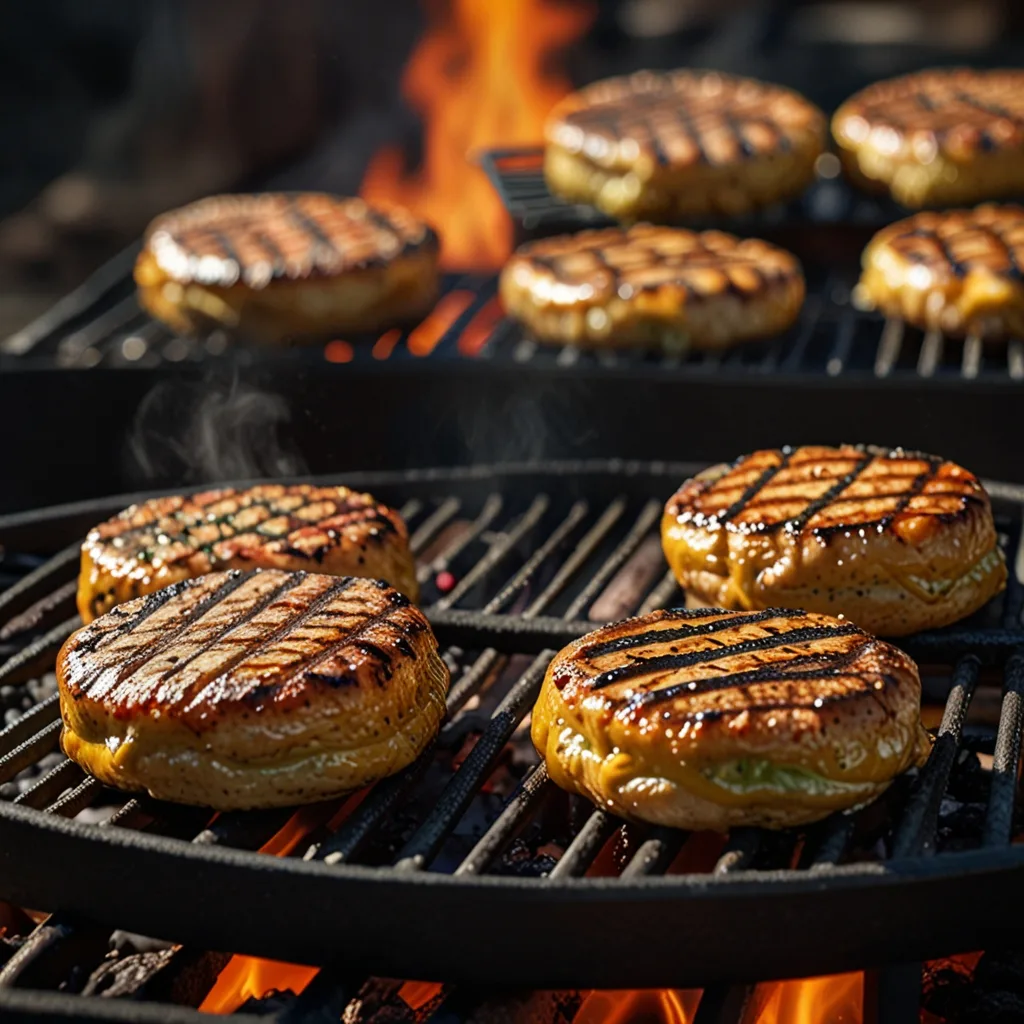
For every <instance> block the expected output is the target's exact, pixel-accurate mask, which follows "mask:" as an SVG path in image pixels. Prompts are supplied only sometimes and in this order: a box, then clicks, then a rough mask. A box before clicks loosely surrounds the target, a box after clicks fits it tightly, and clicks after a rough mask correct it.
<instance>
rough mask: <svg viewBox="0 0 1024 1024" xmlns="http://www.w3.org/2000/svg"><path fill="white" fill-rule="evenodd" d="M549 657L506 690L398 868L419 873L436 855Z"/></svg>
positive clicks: (532, 696) (524, 708)
mask: <svg viewBox="0 0 1024 1024" xmlns="http://www.w3.org/2000/svg"><path fill="white" fill-rule="evenodd" d="M552 657H554V652H553V651H544V652H543V653H541V654H538V655H537V657H536V658H534V660H533V663H532V664H531V665H530V667H529V668H528V669H527V670H526V671H525V672H524V673H523V675H522V676H521V677H520V678H519V680H518V682H516V684H515V685H514V686H513V687H512V689H511V690H509V692H508V694H507V695H506V696H505V698H504V700H502V702H501V703H500V704H499V705H498V707H497V708H496V709H495V711H494V714H493V715H492V716H491V720H490V722H489V724H488V726H487V728H486V729H485V730H484V732H483V734H482V735H481V736H480V739H479V740H477V742H476V745H475V746H474V747H473V749H472V750H471V751H470V753H469V756H468V757H467V758H466V760H465V761H463V762H462V765H461V767H460V768H459V770H458V771H457V772H456V773H455V774H454V775H453V776H452V778H451V779H450V780H449V781H448V785H447V786H445V788H444V791H443V792H442V794H441V797H440V799H439V800H438V801H437V804H436V806H435V807H434V810H433V811H432V812H431V813H430V814H429V815H428V816H427V818H426V819H425V820H424V821H423V824H422V825H420V827H419V828H418V829H417V830H416V832H415V833H414V834H413V835H412V837H411V838H410V839H409V841H408V842H407V843H406V844H405V846H404V847H403V848H402V851H401V853H400V854H399V857H398V861H397V865H396V866H397V867H399V868H405V869H406V870H408V869H410V868H411V869H415V870H419V869H420V868H423V867H425V866H426V865H427V864H428V863H429V862H430V861H431V860H432V859H433V858H434V856H435V855H436V854H437V851H438V850H439V849H440V848H441V844H442V843H443V842H444V840H445V838H446V836H447V835H448V833H449V832H450V831H451V829H452V827H453V826H454V825H455V823H456V822H457V821H458V819H459V818H460V817H462V814H463V812H464V811H465V810H466V808H467V807H468V806H469V804H470V801H471V800H472V799H473V797H474V796H475V795H476V792H477V790H478V789H479V788H480V786H481V784H482V783H483V782H484V780H485V779H486V778H487V776H488V775H490V773H491V771H492V770H493V768H494V765H495V764H496V763H497V760H498V758H499V757H500V756H501V752H502V750H503V749H504V747H505V744H506V743H507V742H508V741H509V739H510V738H511V736H512V734H513V733H514V732H515V730H516V728H517V726H518V725H519V723H520V722H521V721H522V720H523V718H524V717H525V716H526V713H527V712H528V711H529V709H530V707H531V706H532V704H533V702H534V701H535V700H536V699H537V694H538V693H539V692H540V684H541V681H542V680H543V678H544V672H545V671H546V669H547V667H548V663H549V662H550V661H551V659H552Z"/></svg>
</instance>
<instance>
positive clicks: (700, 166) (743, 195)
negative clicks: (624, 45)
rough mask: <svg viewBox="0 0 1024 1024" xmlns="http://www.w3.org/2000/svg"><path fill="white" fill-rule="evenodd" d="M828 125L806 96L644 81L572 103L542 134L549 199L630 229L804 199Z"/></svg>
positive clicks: (606, 85) (592, 88)
mask: <svg viewBox="0 0 1024 1024" xmlns="http://www.w3.org/2000/svg"><path fill="white" fill-rule="evenodd" d="M824 136H825V117H824V115H823V114H822V112H821V111H820V110H818V108H817V107H815V106H814V105H813V104H812V103H810V102H808V101H807V100H805V99H804V98H803V97H802V96H800V95H799V94H798V93H795V92H793V91H792V90H790V89H784V88H782V87H781V86H777V85H768V84H766V83H764V82H758V81H755V80H754V79H751V78H734V77H733V76H731V75H724V74H720V73H718V72H716V71H671V72H665V73H662V72H654V71H639V72H637V73H636V74H633V75H630V76H628V77H625V78H611V79H607V80H606V81H602V82H595V83H594V84H592V85H589V86H587V87H586V88H584V89H581V90H580V91H579V92H575V93H572V94H571V95H569V96H567V97H566V98H565V99H564V100H562V102H561V103H559V104H558V105H557V106H556V107H555V108H554V110H553V111H552V112H551V115H550V117H549V118H548V122H547V125H546V127H545V139H546V141H547V148H546V150H545V158H544V173H545V177H546V178H547V181H548V185H549V187H550V188H551V190H552V192H554V193H556V194H557V195H560V196H562V197H564V198H565V199H568V200H570V201H572V202H585V203H593V205H595V206H597V207H598V208H599V209H601V210H603V211H604V212H605V213H607V214H609V215H610V216H612V217H616V218H621V219H624V220H639V219H641V218H651V219H655V220H657V219H664V218H672V217H679V216H687V215H693V214H711V213H725V214H738V213H743V212H745V211H747V210H750V209H753V208H755V207H758V206H763V205H765V204H767V203H772V202H775V201H776V200H779V199H783V198H786V197H789V196H793V195H796V194H798V193H799V192H801V191H802V190H803V189H804V187H805V186H806V185H807V184H808V183H809V182H810V181H811V179H812V178H813V176H814V161H815V160H816V159H817V157H818V156H819V155H820V153H821V151H822V148H823V145H824Z"/></svg>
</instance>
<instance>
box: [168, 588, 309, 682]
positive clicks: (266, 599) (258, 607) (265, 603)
mask: <svg viewBox="0 0 1024 1024" xmlns="http://www.w3.org/2000/svg"><path fill="white" fill-rule="evenodd" d="M251 576H255V572H253V573H251V574H250V577H251ZM305 578H306V573H304V572H295V573H291V574H289V575H288V576H287V578H286V579H285V580H284V581H283V582H282V583H281V584H280V585H279V586H277V587H275V588H274V589H273V590H271V591H270V592H269V593H268V594H265V595H264V596H263V597H262V598H261V599H260V600H259V601H257V602H256V603H254V604H252V605H250V606H249V607H248V608H246V610H245V611H244V612H243V613H242V615H241V617H239V618H235V619H231V620H230V621H229V622H227V623H225V626H224V629H222V630H221V631H220V632H219V633H217V635H216V636H214V637H212V638H211V639H210V640H207V642H206V643H205V644H203V645H202V646H201V647H199V648H198V649H197V650H195V651H193V652H192V654H190V655H189V656H188V657H187V658H183V659H182V660H181V661H179V662H178V663H177V664H176V665H175V666H174V668H172V669H171V670H170V671H169V672H165V673H164V674H163V675H162V676H161V677H160V683H161V684H163V683H166V682H167V681H168V680H169V679H171V678H172V677H173V676H176V675H177V674H178V673H179V672H181V671H182V670H183V669H185V668H187V667H188V666H189V665H190V664H191V663H192V662H193V661H195V659H196V658H198V657H200V656H202V655H203V654H206V653H207V652H208V651H210V650H212V649H213V648H214V647H216V646H217V645H218V644H219V643H221V642H222V641H223V640H224V639H225V637H227V636H229V635H230V634H231V633H233V632H234V631H235V630H236V629H240V628H241V627H242V626H246V625H248V624H249V623H250V622H252V620H253V619H255V618H256V616H257V615H259V614H260V612H262V611H264V609H266V608H268V607H270V605H272V604H273V603H274V602H275V601H276V600H277V599H278V598H279V597H281V595H282V594H285V593H287V592H288V591H289V590H291V589H292V588H294V587H296V586H298V584H300V583H301V582H302V581H303V580H304V579H305ZM252 653H253V651H252V649H251V648H243V650H242V651H240V652H239V654H238V656H237V657H236V658H233V659H232V660H231V661H230V662H229V663H228V665H227V667H226V668H223V669H222V670H221V673H220V674H221V675H223V674H224V673H225V672H229V671H230V670H231V669H232V668H233V667H234V666H235V665H237V664H238V663H239V662H240V661H243V660H244V659H245V658H247V657H249V656H250V655H251V654H252Z"/></svg>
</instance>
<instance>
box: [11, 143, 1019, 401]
mask: <svg viewBox="0 0 1024 1024" xmlns="http://www.w3.org/2000/svg"><path fill="white" fill-rule="evenodd" d="M530 160H533V161H534V163H535V164H536V163H537V161H539V151H537V150H506V151H496V152H495V153H491V154H487V155H485V157H484V164H485V167H487V168H488V170H489V173H491V176H492V180H493V181H495V182H496V184H497V186H498V191H499V193H500V194H501V195H502V196H503V198H504V199H505V200H506V202H507V203H508V204H509V209H510V212H511V213H512V216H513V218H514V219H517V218H518V219H521V218H522V217H524V216H527V213H526V211H527V209H530V210H532V209H534V207H535V206H536V207H537V208H538V209H541V208H544V209H546V207H544V202H546V203H547V204H548V205H549V206H550V207H551V208H552V209H554V210H557V211H560V213H564V212H565V211H568V213H569V214H571V215H572V216H574V217H575V216H576V215H577V214H579V213H580V211H581V210H582V211H583V212H582V214H580V216H581V217H582V220H580V219H579V218H577V219H576V220H575V221H573V220H572V219H571V218H570V219H569V220H567V221H566V222H565V223H564V224H563V225H562V229H563V230H572V229H574V228H579V227H581V226H589V225H590V220H588V219H587V216H588V214H587V209H588V208H581V207H569V206H567V205H566V204H564V203H560V201H558V200H555V199H554V198H553V197H551V196H550V194H549V193H547V191H546V188H545V187H544V185H543V177H542V175H540V173H539V170H536V169H535V170H532V171H531V170H528V167H529V166H530V164H529V161H530ZM537 166H538V167H539V164H537ZM541 191H542V192H543V195H540V194H539V193H540V192H541ZM535 194H537V197H536V198H534V199H531V200H530V202H529V203H527V201H526V199H525V198H523V196H524V195H525V196H534V195H535ZM544 196H546V197H547V198H546V200H544V198H543V197H544ZM816 196H824V197H828V196H833V197H835V196H840V197H843V196H845V197H846V200H845V204H846V205H845V206H843V204H842V203H841V202H840V200H839V199H835V198H832V199H824V198H817V199H816V198H815V197H816ZM516 197H518V198H516ZM531 203H532V204H533V205H530V204H531ZM833 206H835V207H836V208H837V209H838V208H839V207H840V206H842V208H843V209H845V210H846V211H847V212H848V213H849V214H850V217H852V218H853V222H854V223H855V224H859V225H863V224H866V223H869V222H871V223H874V221H873V220H872V217H873V216H876V215H877V214H878V211H879V205H878V203H877V201H876V200H858V199H854V198H852V193H850V192H849V190H847V189H845V188H843V187H842V186H840V185H839V184H838V183H837V182H834V181H823V182H821V183H820V184H819V185H818V186H817V187H816V188H815V189H812V190H811V192H810V193H809V194H808V197H807V198H805V199H804V200H802V201H801V202H800V203H799V204H797V207H796V211H795V212H794V211H793V210H790V209H787V208H778V209H775V210H773V211H766V212H764V213H763V214H760V215H759V216H758V217H757V218H755V219H754V220H753V221H752V222H751V224H750V226H749V230H750V231H757V232H761V233H769V234H770V232H771V230H775V229H778V228H780V227H792V226H798V227H799V226H801V225H802V228H801V230H804V229H806V232H808V233H809V234H808V237H810V238H811V239H812V241H814V248H815V249H816V248H817V244H818V242H820V240H821V239H823V238H830V237H831V232H832V231H833V228H834V226H835V225H836V224H839V223H843V224H845V223H847V220H845V219H843V218H842V217H840V216H839V215H838V213H837V212H836V210H833V209H832V207H833ZM822 211H824V212H822ZM829 211H832V212H831V214H829ZM534 216H535V214H534V213H531V214H529V215H528V216H527V220H529V218H530V217H534ZM536 216H538V217H539V216H540V215H539V214H536ZM530 223H533V221H532V220H531V221H530ZM555 226H556V222H555V220H554V219H553V218H552V217H548V216H546V215H545V216H543V217H540V219H539V220H538V221H537V225H536V228H535V230H541V229H543V233H551V230H552V229H554V228H555ZM745 230H746V227H745ZM861 241H862V240H859V241H857V242H856V244H854V245H853V247H852V248H851V247H850V246H849V245H848V244H847V245H845V246H844V245H841V246H839V248H838V249H837V248H835V246H832V247H831V248H830V250H829V251H830V253H831V256H833V257H835V256H836V255H837V254H838V255H839V256H840V257H841V259H839V262H838V263H837V262H835V260H834V259H828V260H826V259H819V258H817V257H806V258H805V260H804V262H805V273H806V276H807V286H808V296H807V300H806V302H805V304H804V308H803V310H802V312H801V314H800V317H799V319H798V322H797V323H796V325H795V326H794V327H793V328H792V329H791V330H789V331H788V332H786V333H785V334H784V335H782V336H780V337H778V338H774V339H770V340H766V341H759V342H753V343H750V344H747V345H742V346H739V347H736V348H734V349H732V350H730V351H727V352H724V353H718V352H715V353H704V352H681V353H678V354H669V355H663V354H660V353H645V352H626V351H619V352H616V351H608V352H593V351H588V350H585V349H581V348H578V347H573V346H568V347H555V346H544V345H538V344H537V343H536V342H535V341H533V340H532V339H531V338H529V337H528V336H527V335H526V334H525V333H524V332H523V330H522V329H521V328H520V326H519V325H518V324H517V323H515V322H514V321H512V320H509V319H506V318H505V317H504V316H503V314H502V308H501V303H500V300H499V298H498V296H497V282H496V280H495V278H494V277H493V276H490V275H481V274H449V275H446V276H445V278H444V281H443V287H442V297H441V299H440V301H439V302H438V305H437V306H436V307H435V309H434V311H433V312H432V313H431V314H430V315H429V316H428V317H427V318H426V319H425V320H424V321H423V322H422V323H421V324H419V325H417V326H415V327H412V328H410V329H403V330H399V329H392V330H388V331H385V332H383V333H382V334H381V335H379V336H375V337H363V338H352V339H345V338H334V339H329V340H327V341H325V342H324V343H322V344H317V345H309V346H297V347H294V348H282V347H280V346H278V347H267V346H264V347H253V346H247V345H233V344H231V342H230V341H229V339H228V338H227V336H226V335H225V334H224V333H223V332H220V331H216V332H213V333H212V334H210V335H209V336H207V337H203V338H198V337H183V336H180V335H176V334H174V333H172V332H171V331H170V330H169V329H168V328H167V327H165V326H164V325H163V324H160V323H158V322H157V321H155V320H153V319H151V318H150V317H149V316H148V315H147V314H145V313H144V312H143V311H142V310H141V309H140V308H139V305H138V302H137V300H136V297H135V287H134V283H133V281H132V277H131V269H132V266H133V264H134V261H135V258H136V256H137V254H138V246H137V245H136V246H132V247H130V248H129V249H127V250H125V251H124V252H122V253H121V254H119V255H118V256H116V257H115V258H114V259H112V260H111V261H110V262H109V263H108V264H106V265H105V266H103V267H101V268H100V269H99V270H98V271H96V273H95V274H94V275H93V276H92V277H90V278H89V279H88V280H87V281H86V282H85V283H84V284H82V285H81V286H80V287H79V288H78V289H76V290H75V291H74V292H72V293H71V294H69V295H68V296H66V297H65V298H64V299H62V300H61V301H60V302H58V303H57V304H56V305H55V306H54V307H53V309H51V310H50V311H49V312H47V313H46V314H44V315H43V316H42V317H40V318H39V319H38V320H36V321H34V322H33V323H32V324H29V325H28V326H27V327H25V328H24V329H23V330H21V331H19V332H18V333H17V334H15V335H13V336H11V337H9V338H8V339H6V340H5V341H3V342H0V373H2V372H3V371H5V370H18V369H51V368H58V369H73V370H88V369H93V368H112V369H122V370H124V369H138V370H154V369H161V368H164V369H170V368H175V367H177V368H181V369H187V368H188V367H190V366H192V367H194V366H197V365H200V364H206V363H210V362H225V363H228V364H230V365H235V366H239V367H240V368H246V367H250V366H257V365H263V364H267V363H272V364H273V365H275V366H280V367H281V368H282V370H287V369H289V368H290V369H292V370H293V371H301V370H303V369H307V370H308V369H311V368H314V367H315V368H317V371H318V372H321V373H322V372H323V371H324V369H325V368H326V367H325V364H343V365H351V366H352V367H354V368H362V369H364V370H365V369H370V368H381V369H386V368H390V367H399V368H400V367H405V368H406V369H408V368H409V367H411V366H416V365H419V364H423V363H434V362H445V363H447V364H449V365H450V364H452V363H475V364H479V365H480V366H481V367H482V368H483V367H486V366H490V365H500V366H502V367H505V368H512V367H523V368H537V369H541V370H547V371H550V372H566V373H576V372H579V371H594V372H598V373H608V374H618V373H621V372H622V371H623V370H630V371H635V372H638V373H656V374H658V375H659V376H663V375H665V374H673V375H677V376H679V377H680V378H687V379H690V380H694V381H698V382H699V381H700V380H701V379H702V378H704V377H706V376H707V375H709V374H710V375H714V376H715V377H716V378H718V379H729V378H732V379H738V380H743V381H748V382H749V381H757V380H767V379H768V378H769V377H770V378H778V377H791V378H795V379H798V380H808V381H813V380H822V379H826V380H827V379H830V378H855V379H858V380H864V381H868V380H871V381H876V382H884V381H890V380H891V381H898V382H903V383H906V382H908V381H913V382H917V383H920V384H922V385H926V384H928V383H931V382H933V381H945V382H952V381H956V382H972V381H978V382H980V383H984V384H1007V383H1008V384H1013V385H1016V384H1017V383H1018V382H1019V381H1022V380H1024V340H1022V339H1016V338H1015V339H1011V340H1010V341H1009V342H1008V343H1006V344H983V343H982V341H981V339H980V338H978V337H969V338H967V339H966V340H960V339H949V338H944V337H943V336H942V335H940V334H939V333H938V332H934V331H932V332H928V333H926V334H923V333H922V332H920V331H918V330H916V329H914V328H910V327H905V326H904V325H903V324H902V323H900V322H898V321H886V320H884V319H883V318H882V317H880V316H878V315H875V314H872V313H865V312H862V311H859V310H857V309H856V308H855V307H854V306H853V305H852V304H851V301H850V292H851V288H852V286H853V284H854V283H855V280H856V259H857V255H858V253H859V245H860V244H861ZM829 244H830V246H831V245H832V243H831V242H830V243H829ZM794 248H798V247H796V246H794Z"/></svg>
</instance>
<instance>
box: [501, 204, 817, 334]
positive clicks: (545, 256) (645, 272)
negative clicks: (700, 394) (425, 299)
mask: <svg viewBox="0 0 1024 1024" xmlns="http://www.w3.org/2000/svg"><path fill="white" fill-rule="evenodd" d="M500 290H501V297H502V301H503V302H504V304H505V308H506V310H507V311H508V312H509V313H510V314H511V315H512V316H514V317H517V318H518V319H519V320H521V321H523V323H525V324H526V326H527V327H528V328H529V329H530V330H531V331H532V332H533V334H534V335H535V336H536V337H537V338H538V339H539V340H541V341H548V342H555V343H569V344H580V345H588V346H594V347H602V348H617V347H621V348H632V347H644V348H660V349H663V350H665V351H669V352H681V351H683V350H685V349H686V348H689V347H691V346H692V347H694V348H701V349H715V348H724V347H726V346H728V345H731V344H733V343H734V342H737V341H743V340H746V339H748V338H755V337H759V336H764V335H769V334H772V333H775V332H778V331H781V330H784V329H785V328H787V327H789V326H790V325H791V324H792V323H793V321H794V320H795V319H796V317H797V315H798V314H799V312H800V307H801V306H802V304H803V299H804V279H803V274H802V273H801V270H800V263H799V261H798V260H797V259H796V257H795V256H792V255H791V254H790V253H788V252H786V251H785V250H783V249H779V248H776V247H775V246H773V245H769V244H768V243H767V242H762V241H761V240H760V239H756V238H745V239H739V238H735V237H734V236H732V235H727V234H725V233H724V232H721V231H701V232H696V231H686V230H683V229H681V228H666V227H655V226H653V225H650V224H638V225H636V226H634V227H631V228H628V229H624V228H607V229H604V230H600V231H583V232H580V233H579V234H576V235H564V236H561V237H558V238H545V239H541V240H540V241H536V242H529V243H527V244H526V245H523V246H521V247H520V248H519V249H518V251H517V252H516V253H515V254H514V255H513V256H512V258H511V259H510V260H509V262H508V263H507V264H506V265H505V268H504V269H503V270H502V273H501V282H500Z"/></svg>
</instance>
